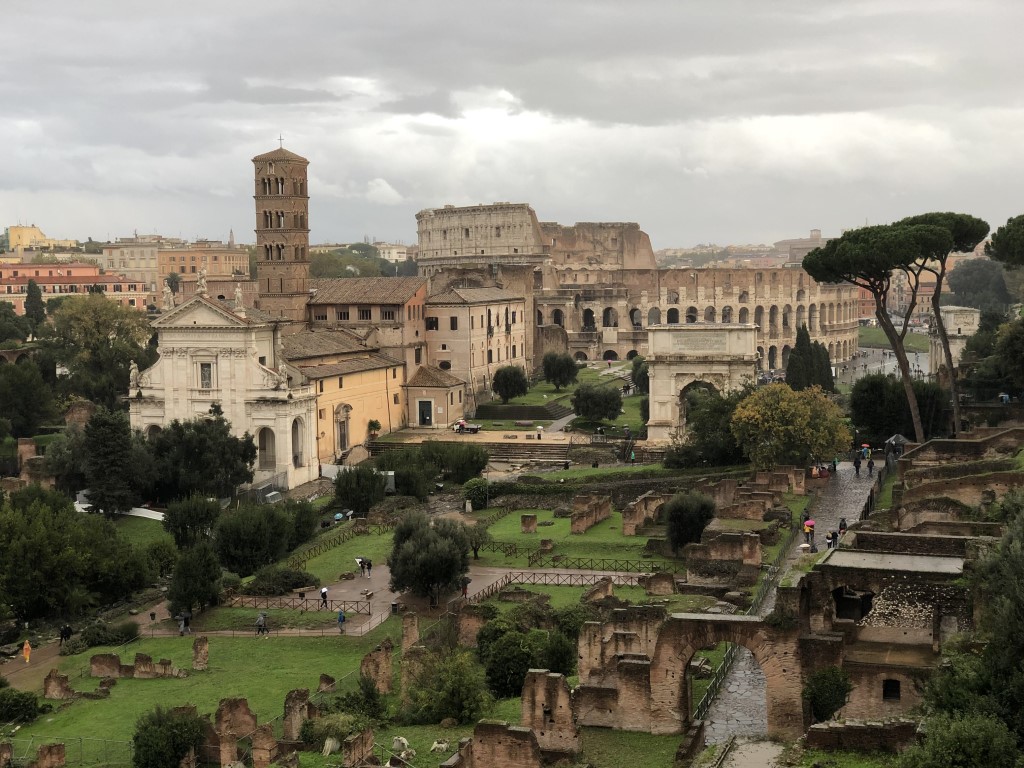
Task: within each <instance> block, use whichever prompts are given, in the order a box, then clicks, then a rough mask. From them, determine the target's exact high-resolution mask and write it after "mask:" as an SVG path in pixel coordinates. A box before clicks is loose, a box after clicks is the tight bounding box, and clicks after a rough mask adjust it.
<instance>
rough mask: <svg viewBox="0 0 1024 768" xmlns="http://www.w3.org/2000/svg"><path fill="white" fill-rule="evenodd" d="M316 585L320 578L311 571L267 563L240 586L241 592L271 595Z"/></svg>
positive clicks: (284, 593) (264, 595)
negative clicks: (246, 582) (250, 579)
mask: <svg viewBox="0 0 1024 768" xmlns="http://www.w3.org/2000/svg"><path fill="white" fill-rule="evenodd" d="M318 586H320V579H318V578H317V577H316V576H314V575H313V574H312V573H307V572H306V571H300V570H298V569H296V568H288V567H286V566H283V565H268V566H267V567H266V568H261V569H260V570H258V571H257V572H256V575H255V576H254V577H253V579H252V581H250V582H249V583H248V584H245V585H243V586H242V594H244V595H260V596H261V597H273V596H275V595H287V594H288V593H289V592H291V591H292V590H294V589H297V588H298V587H318Z"/></svg>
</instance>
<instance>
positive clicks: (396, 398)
mask: <svg viewBox="0 0 1024 768" xmlns="http://www.w3.org/2000/svg"><path fill="white" fill-rule="evenodd" d="M391 397H392V399H393V400H394V403H395V405H398V395H397V394H395V395H392V396H391Z"/></svg>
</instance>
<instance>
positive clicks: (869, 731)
mask: <svg viewBox="0 0 1024 768" xmlns="http://www.w3.org/2000/svg"><path fill="white" fill-rule="evenodd" d="M917 727H918V723H917V721H916V720H908V719H899V720H889V721H887V722H882V723H880V722H878V720H877V718H876V717H875V716H872V717H871V722H864V721H859V720H847V721H846V722H837V721H832V722H828V723H816V724H814V725H812V726H811V727H810V728H809V729H808V730H807V746H808V747H809V748H811V749H820V750H824V751H827V752H837V751H841V752H891V753H894V754H899V753H900V752H903V751H904V750H906V749H907V748H908V747H910V746H912V745H914V744H916V743H917Z"/></svg>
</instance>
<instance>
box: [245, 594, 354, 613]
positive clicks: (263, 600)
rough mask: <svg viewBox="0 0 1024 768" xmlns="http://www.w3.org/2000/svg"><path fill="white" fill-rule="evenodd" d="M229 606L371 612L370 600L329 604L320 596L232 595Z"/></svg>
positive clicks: (330, 601) (331, 601)
mask: <svg viewBox="0 0 1024 768" xmlns="http://www.w3.org/2000/svg"><path fill="white" fill-rule="evenodd" d="M225 604H226V605H227V607H229V608H284V609H289V610H302V611H345V612H346V613H357V614H358V613H362V614H365V615H367V616H369V615H371V614H370V601H369V600H328V601H327V605H324V603H323V601H322V600H320V598H319V597H296V596H294V595H281V596H279V597H260V596H258V595H232V596H231V597H229V598H227V602H226V603H225Z"/></svg>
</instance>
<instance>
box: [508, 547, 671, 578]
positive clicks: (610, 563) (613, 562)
mask: <svg viewBox="0 0 1024 768" xmlns="http://www.w3.org/2000/svg"><path fill="white" fill-rule="evenodd" d="M527 563H528V564H529V566H530V567H531V568H565V569H566V570H570V571H619V572H622V573H655V572H657V571H670V570H672V569H673V568H675V567H676V566H675V565H674V564H673V563H670V562H667V561H658V560H619V559H616V558H596V557H564V556H562V555H552V554H550V553H547V552H540V551H534V552H531V553H530V554H529V556H528V558H527Z"/></svg>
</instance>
